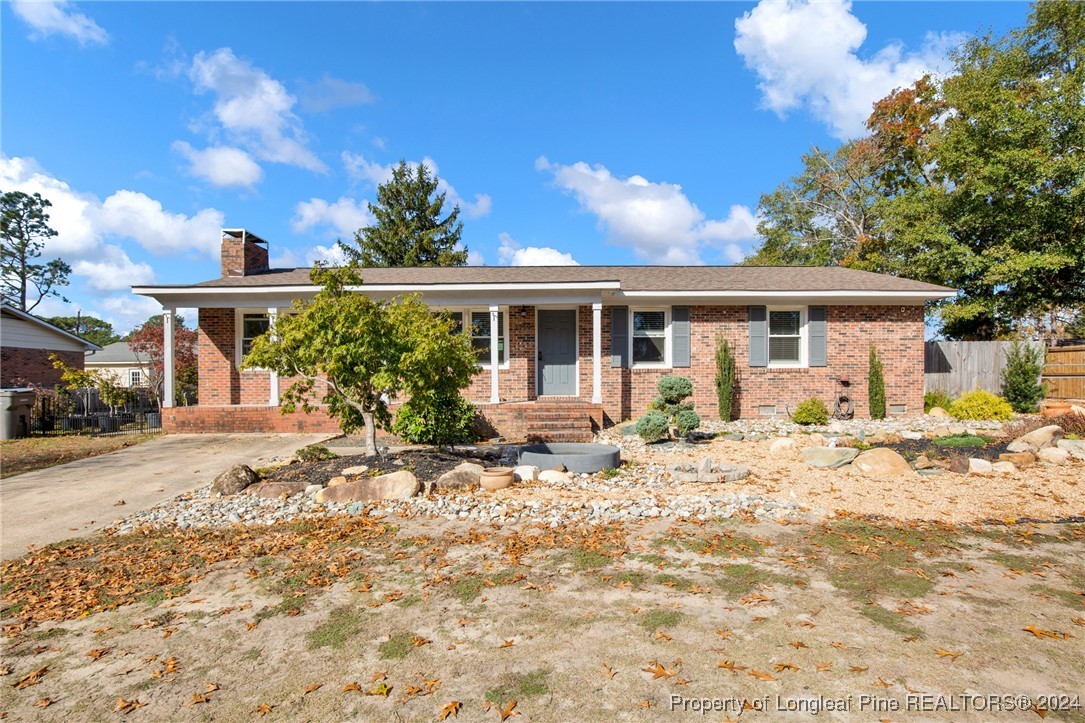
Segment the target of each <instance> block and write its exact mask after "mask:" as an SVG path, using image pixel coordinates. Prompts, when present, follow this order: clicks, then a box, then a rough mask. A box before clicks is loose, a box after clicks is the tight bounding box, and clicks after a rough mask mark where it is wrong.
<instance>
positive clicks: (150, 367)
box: [127, 314, 199, 404]
mask: <svg viewBox="0 0 1085 723" xmlns="http://www.w3.org/2000/svg"><path fill="white" fill-rule="evenodd" d="M196 340H197V334H196V332H195V331H193V330H192V329H189V328H188V327H186V326H185V320H184V317H182V316H180V315H175V316H174V325H173V372H174V385H173V386H174V394H175V396H176V398H177V399H178V400H179V401H180V402H181V403H182V404H183V403H184V401H185V400H186V399H187V392H188V391H190V390H192V389H195V388H196V385H197V383H198V375H199V364H198V362H197V359H196ZM127 341H128V348H129V349H131V350H132V352H133V353H134V354H135V355H136V360H137V361H138V363H139V367H140V369H141V370H142V371H143V378H144V379H146V380H147V386H148V387H149V388H150V390H151V393H152V394H154V397H155V399H156V400H158V401H159V402H161V400H162V396H163V392H164V385H165V381H166V380H165V366H164V359H165V348H166V337H165V336H164V334H163V328H162V315H161V314H156V315H154V316H152V317H151V318H149V319H147V321H145V322H143V323H142V324H140V325H139V326H138V327H136V328H135V330H134V331H132V333H131V334H129V335H128V339H127Z"/></svg>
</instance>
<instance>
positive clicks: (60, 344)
mask: <svg viewBox="0 0 1085 723" xmlns="http://www.w3.org/2000/svg"><path fill="white" fill-rule="evenodd" d="M99 350H101V347H100V346H98V345H97V344H91V343H90V342H89V341H87V340H86V339H81V338H80V337H78V336H76V335H75V334H72V333H70V332H67V331H64V330H63V329H61V328H58V327H56V326H53V325H52V324H50V323H48V322H46V321H42V320H41V319H39V318H38V317H36V316H34V315H33V314H28V313H27V312H25V311H21V310H19V309H16V308H15V307H14V306H9V305H8V304H0V386H4V387H12V386H24V385H27V384H31V385H33V386H36V387H45V388H50V389H51V388H52V387H54V386H56V385H58V384H60V370H59V369H54V368H53V363H52V362H51V361H49V355H51V354H56V356H57V357H59V358H60V359H61V360H63V361H64V363H66V364H67V365H68V366H70V367H74V368H76V369H82V368H83V355H84V354H85V353H86V352H88V351H99Z"/></svg>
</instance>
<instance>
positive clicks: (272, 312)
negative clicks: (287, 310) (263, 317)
mask: <svg viewBox="0 0 1085 723" xmlns="http://www.w3.org/2000/svg"><path fill="white" fill-rule="evenodd" d="M267 320H268V323H269V324H270V325H271V328H272V330H273V331H272V333H271V338H272V339H276V338H277V337H276V334H275V332H274V329H275V322H277V321H278V320H279V309H278V307H276V306H269V307H268V309H267ZM268 377H269V379H270V380H271V385H270V386H271V388H270V389H269V390H268V396H267V403H268V406H269V407H277V406H279V372H276V371H272V372H271V373H270V374H268Z"/></svg>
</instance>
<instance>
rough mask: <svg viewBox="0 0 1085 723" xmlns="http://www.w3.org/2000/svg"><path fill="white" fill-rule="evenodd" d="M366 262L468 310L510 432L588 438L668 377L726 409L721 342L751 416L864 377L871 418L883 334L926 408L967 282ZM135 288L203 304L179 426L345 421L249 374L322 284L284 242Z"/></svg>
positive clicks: (247, 244) (860, 398) (642, 405)
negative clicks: (927, 364)
mask: <svg viewBox="0 0 1085 723" xmlns="http://www.w3.org/2000/svg"><path fill="white" fill-rule="evenodd" d="M361 273H362V277H363V284H362V285H361V286H360V287H359V288H358V289H357V291H358V292H359V293H365V294H368V295H370V296H373V297H382V298H383V297H390V296H394V295H397V294H404V293H409V292H416V293H420V294H421V295H422V298H423V299H424V300H425V301H426V303H427V304H429V305H430V306H431V307H432V308H434V309H443V310H448V311H451V312H452V313H454V314H456V315H457V316H458V318H459V320H460V323H461V324H462V327H463V328H464V329H466V330H467V333H470V334H471V335H472V340H473V343H474V344H475V347H476V348H477V349H478V350H479V366H480V369H479V373H478V375H477V376H476V377H475V379H474V382H473V383H472V385H471V386H470V387H469V388H468V389H467V390H466V392H465V396H466V397H467V398H468V399H469V400H471V401H472V402H474V403H475V404H476V405H477V406H478V408H479V411H480V412H481V413H482V414H483V416H484V417H485V418H486V419H487V420H489V422H490V424H491V426H492V427H493V428H494V430H496V432H498V433H500V434H504V435H506V436H509V437H513V438H520V437H541V438H549V439H572V438H584V437H586V436H588V435H590V432H591V429H592V428H593V427H596V428H598V427H601V426H607V425H610V424H614V423H617V422H619V421H622V420H625V419H633V418H637V417H639V416H640V415H641V414H642V413H643V412H644V411H645V410H646V409H647V407H648V404H649V402H651V400H652V398H653V397H654V396H655V394H656V383H657V382H658V381H659V379H660V377H662V376H664V375H667V374H680V375H682V376H686V377H689V378H690V379H691V380H692V381H693V388H694V393H693V399H692V401H693V402H694V403H695V404H696V408H697V411H698V413H700V414H701V416H702V417H705V418H708V419H711V418H714V417H716V416H717V408H716V394H715V389H714V385H713V379H714V376H715V358H714V357H715V350H716V340H717V337H723V338H726V339H728V340H729V341H730V343H731V345H732V347H733V349H734V352H735V356H736V359H737V370H736V377H737V387H738V391H737V394H736V404H737V413H738V414H739V415H740V416H742V417H757V416H779V415H786V414H787V413H788V410H789V409H794V407H795V406H796V405H797V404H798V403H799V402H801V401H802V400H804V399H806V398H808V397H812V396H816V397H820V398H821V399H823V400H824V401H825V402H826V403H827V404H830V405H831V403H832V400H833V399H834V396H835V394H836V392H837V391H838V387H837V386H836V381H835V379H836V378H837V377H844V378H847V379H849V380H850V381H851V387H850V388H849V390H848V391H849V393H850V394H851V396H852V398H853V400H854V402H855V407H856V409H855V411H856V414H857V415H858V416H864V415H866V414H867V413H868V411H867V404H866V377H867V365H868V358H869V350H870V346H871V344H873V345H875V346H876V347H877V349H878V353H879V355H880V357H881V359H882V361H883V362H884V367H885V386H886V402H887V405H888V409H889V412H890V414H894V415H910V414H921V413H922V412H923V333H924V325H923V324H924V322H923V318H924V317H923V307H924V304H925V303H926V302H929V301H933V300H937V299H944V298H947V297H950V296H953V294H954V293H955V292H954V290H953V289H949V288H946V287H943V286H935V285H932V284H926V283H920V282H916V281H910V280H908V279H903V278H898V277H893V276H884V275H880V274H873V273H868V272H864V271H856V270H853V269H845V268H836V267H833V268H827V267H801V268H796V267H756V266H727V267H713V266H665V267H660V266H560V267H508V266H498V267H493V266H462V267H451V268H449V267H445V268H366V269H362V271H361ZM134 291H135V293H137V294H142V295H145V296H150V297H152V298H154V299H156V300H158V301H159V302H160V303H161V304H162V305H163V307H164V308H165V310H166V311H165V316H166V318H167V319H169V320H170V322H171V323H170V325H169V326H168V328H169V329H172V318H173V310H175V309H177V308H180V307H197V308H198V309H199V329H198V333H199V365H200V369H199V372H200V382H199V406H197V407H189V408H174V409H172V410H169V409H168V410H166V415H165V425H166V428H167V429H168V430H172V431H186V432H187V431H253V432H255V431H295V430H306V431H334V430H336V429H337V425H336V424H335V422H334V420H330V419H328V418H327V417H326V416H325V415H323V414H314V415H309V416H306V415H304V414H302V413H296V414H291V415H285V416H284V415H280V414H279V409H278V405H279V398H280V393H281V391H282V390H283V389H284V388H285V387H286V385H287V384H288V383H289V381H288V380H286V379H278V378H276V376H275V375H274V374H273V373H271V372H268V371H261V370H241V369H239V367H238V364H239V361H240V359H241V356H242V355H243V353H244V352H245V350H246V349H247V347H248V345H249V344H250V343H251V340H252V339H253V338H254V337H256V336H258V335H259V334H260V333H262V332H263V331H264V330H265V329H266V328H267V327H268V323H269V319H274V318H275V316H276V315H277V314H279V313H284V312H287V311H289V308H290V305H291V303H292V302H293V301H294V300H295V299H298V298H311V297H312V296H313V295H314V294H315V293H316V291H317V287H314V286H313V285H312V283H311V282H310V280H309V270H308V269H269V268H268V250H267V244H266V242H264V241H263V240H262V239H260V238H259V237H256V236H253V235H252V234H249V233H247V232H246V231H243V230H227V231H224V232H223V239H222V276H221V277H220V278H218V279H214V280H211V281H205V282H203V283H199V284H193V285H189V286H143V287H137V288H135V289H134ZM168 333H171V332H168ZM168 333H167V334H168ZM167 345H169V342H168V341H167ZM166 388H167V389H171V388H172V385H170V384H167V385H166ZM165 406H167V407H168V406H172V400H167V404H166V405H165Z"/></svg>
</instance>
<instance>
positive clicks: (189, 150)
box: [0, 0, 1028, 330]
mask: <svg viewBox="0 0 1085 723" xmlns="http://www.w3.org/2000/svg"><path fill="white" fill-rule="evenodd" d="M1027 13H1028V6H1027V5H1026V4H1024V3H1010V2H1003V3H980V2H971V3H934V2H928V3H890V2H870V3H855V4H851V3H847V2H839V1H837V0H825V1H823V2H817V3H807V2H768V0H762V2H760V3H750V2H747V3H707V2H705V3H682V4H678V3H666V4H660V3H617V2H615V3H593V4H575V3H542V4H514V3H469V4H461V3H439V4H424V3H396V2H391V3H381V4H366V3H355V2H336V3H321V2H307V3H293V2H238V3H217V2H192V3H184V2H155V3H151V2H143V3H134V2H131V3H130V2H124V3H122V2H104V3H64V2H4V3H3V7H2V8H0V41H2V50H0V54H2V55H0V65H2V70H0V72H2V90H0V93H2V96H0V102H2V111H3V113H2V119H0V133H2V136H0V138H2V140H0V152H2V157H0V163H2V167H0V189H2V190H4V191H8V190H23V191H26V192H34V191H37V192H40V193H41V194H42V195H43V196H44V197H46V198H49V199H50V200H51V201H52V202H53V204H54V207H53V209H52V225H53V227H54V228H56V229H57V231H59V232H60V235H59V236H58V237H57V238H56V239H54V240H52V241H51V242H50V244H49V246H48V247H47V249H46V254H45V256H46V257H52V256H59V257H61V258H63V259H65V260H66V261H68V262H69V263H70V264H71V265H72V266H73V268H74V269H75V273H74V274H73V276H72V285H71V287H70V288H69V289H68V290H67V292H66V293H67V296H68V297H69V298H70V299H71V303H70V304H64V303H62V302H60V301H57V300H50V301H48V302H45V303H43V305H42V306H40V307H39V308H38V309H37V310H36V312H37V313H41V314H43V315H54V314H70V313H74V310H75V309H76V308H79V309H81V310H82V311H83V312H84V313H90V314H94V315H97V316H100V317H102V318H106V319H108V320H109V321H111V322H113V323H114V324H115V325H116V326H117V327H118V328H119V329H121V330H127V329H128V328H131V326H132V325H133V324H136V323H138V322H140V321H142V320H143V319H145V318H146V317H147V316H148V315H150V314H152V313H155V312H156V311H157V309H156V308H155V307H154V304H153V302H151V301H150V300H147V299H142V298H140V297H135V296H132V295H131V294H130V293H129V292H128V287H129V286H130V285H131V284H144V283H161V284H169V283H192V282H197V281H203V280H206V279H209V278H213V277H215V276H217V275H218V273H219V266H218V245H219V234H218V231H219V229H220V228H222V227H227V228H235V227H238V228H247V229H249V230H250V231H252V232H254V233H257V234H259V235H260V236H262V237H263V238H265V239H267V240H268V241H269V243H270V250H271V256H272V260H273V263H277V264H279V265H282V266H306V265H309V264H310V263H311V262H312V261H313V260H314V259H320V258H334V257H335V252H334V241H335V239H336V238H339V237H342V238H350V237H352V234H353V230H355V229H357V228H358V227H359V226H361V225H364V224H365V223H367V219H368V212H367V209H366V202H367V201H368V200H371V199H373V198H374V197H375V190H376V185H377V184H379V183H380V182H381V181H382V180H384V179H386V178H387V177H388V174H389V173H390V170H389V168H390V166H391V165H393V164H395V163H396V162H397V161H398V160H399V159H405V160H407V161H409V162H426V163H429V164H430V165H431V166H433V167H435V168H436V169H437V171H438V173H439V176H440V178H441V180H442V184H443V188H444V189H445V190H446V191H447V193H448V197H449V199H450V200H453V201H456V202H458V203H459V204H460V206H461V208H462V210H463V219H464V233H463V238H464V242H465V243H466V245H467V247H468V249H469V250H470V251H471V261H472V263H486V264H490V265H497V264H533V263H534V264H552V263H572V262H576V263H581V264H616V263H664V264H665V263H710V264H727V263H732V262H734V261H736V260H739V259H741V258H742V256H743V254H745V253H747V252H749V251H750V249H751V248H753V247H754V246H755V245H756V231H755V226H756V219H755V216H754V214H755V211H756V206H757V201H758V197H759V196H760V194H762V193H765V192H768V191H770V190H772V189H773V188H774V187H775V186H776V185H777V184H779V183H780V182H781V181H783V180H784V179H786V178H787V177H789V176H791V175H793V174H794V173H795V172H797V170H798V163H799V160H798V159H799V156H800V154H801V153H803V152H804V151H806V150H807V149H808V148H809V147H810V146H811V145H812V144H818V145H821V146H823V147H831V146H834V145H835V144H837V143H839V142H840V141H841V140H842V139H845V138H848V137H854V136H855V135H857V134H859V133H861V130H862V121H863V120H864V118H865V117H866V115H867V113H868V111H869V108H870V104H871V102H872V101H873V100H876V99H877V98H880V97H882V96H884V95H885V94H886V93H887V92H888V91H889V90H891V89H892V88H894V87H898V86H901V85H906V84H908V83H910V82H911V81H912V80H914V79H915V78H916V77H918V76H919V75H920V74H922V73H923V72H924V71H934V72H938V71H944V70H946V69H947V68H949V67H950V66H949V61H948V51H949V50H950V49H951V48H952V47H954V46H955V45H956V44H957V43H958V42H960V40H961V39H963V38H965V37H968V36H969V35H975V34H979V33H982V32H985V31H988V30H991V31H994V32H995V33H997V34H1001V33H1002V32H1005V31H1006V30H1007V29H1009V28H1012V27H1018V26H1021V25H1023V24H1024V22H1025V19H1026V16H1027Z"/></svg>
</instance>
